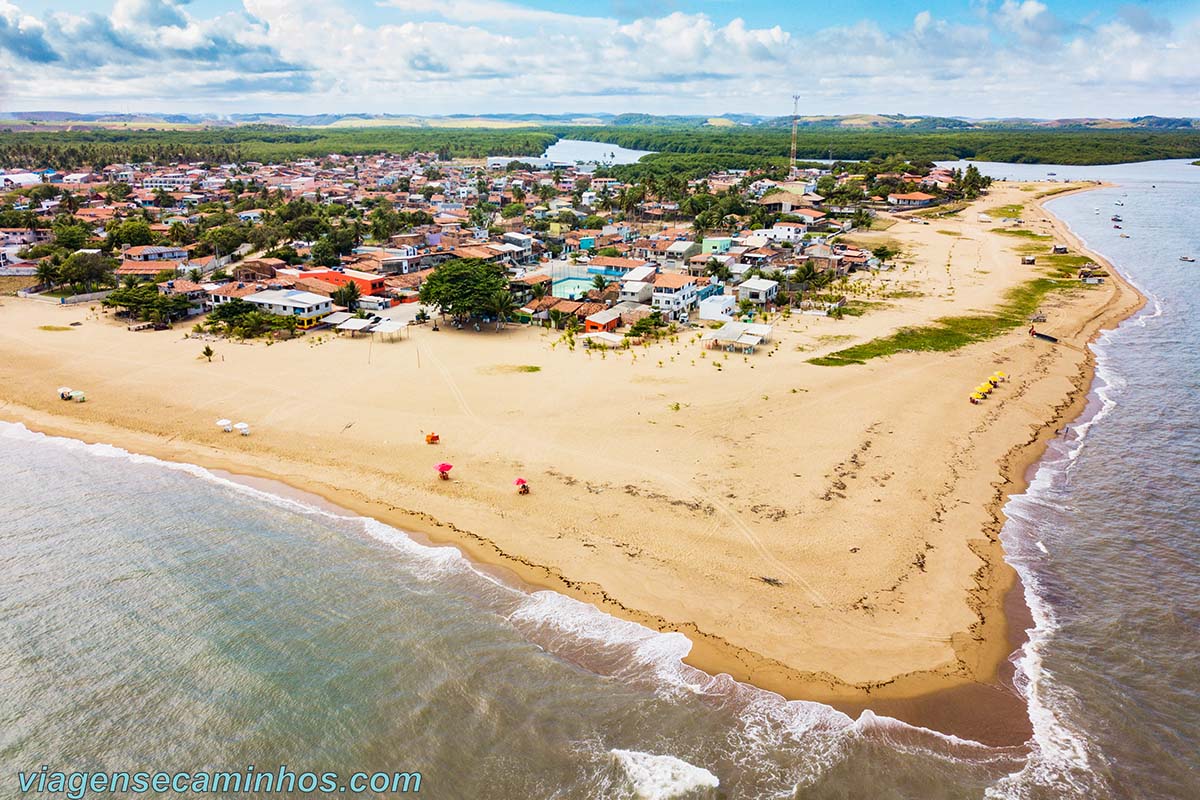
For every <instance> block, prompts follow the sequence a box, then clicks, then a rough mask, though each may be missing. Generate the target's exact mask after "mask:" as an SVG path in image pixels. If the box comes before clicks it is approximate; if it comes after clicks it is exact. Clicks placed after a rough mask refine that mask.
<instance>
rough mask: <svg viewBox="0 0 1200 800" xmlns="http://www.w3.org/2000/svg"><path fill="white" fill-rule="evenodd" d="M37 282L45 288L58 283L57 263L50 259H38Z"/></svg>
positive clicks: (50, 287)
mask: <svg viewBox="0 0 1200 800" xmlns="http://www.w3.org/2000/svg"><path fill="white" fill-rule="evenodd" d="M37 279H38V283H39V284H41V285H42V286H43V287H44V288H46V289H53V288H54V287H55V286H57V285H58V265H57V264H55V263H54V262H53V261H51V260H50V259H48V258H47V259H45V260H43V261H39V262H38V265H37Z"/></svg>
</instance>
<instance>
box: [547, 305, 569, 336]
mask: <svg viewBox="0 0 1200 800" xmlns="http://www.w3.org/2000/svg"><path fill="white" fill-rule="evenodd" d="M549 316H550V324H551V325H553V326H554V330H556V331H557V330H561V329H562V325H563V319H564V318H565V317H566V316H567V315H566V314H565V313H564V312H562V311H559V310H558V309H557V308H552V309H550V311H549Z"/></svg>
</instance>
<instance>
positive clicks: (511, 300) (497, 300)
mask: <svg viewBox="0 0 1200 800" xmlns="http://www.w3.org/2000/svg"><path fill="white" fill-rule="evenodd" d="M487 310H488V313H490V314H492V315H493V316H495V317H496V330H500V329H501V328H502V327H504V323H506V322H508V320H509V319H510V318H511V317H512V316H513V315H514V314H516V313H517V298H515V297H513V295H512V292H508V291H503V290H501V291H499V292H496V293H495V294H494V295H492V296H491V297H490V298H488V303H487Z"/></svg>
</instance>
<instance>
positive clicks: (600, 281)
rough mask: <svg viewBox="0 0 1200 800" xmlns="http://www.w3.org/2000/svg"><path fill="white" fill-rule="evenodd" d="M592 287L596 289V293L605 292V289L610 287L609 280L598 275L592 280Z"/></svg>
mask: <svg viewBox="0 0 1200 800" xmlns="http://www.w3.org/2000/svg"><path fill="white" fill-rule="evenodd" d="M592 286H594V287H595V289H596V291H598V292H603V291H604V289H605V287H607V286H608V279H607V278H605V277H604V276H603V275H597V276H595V277H594V278H592Z"/></svg>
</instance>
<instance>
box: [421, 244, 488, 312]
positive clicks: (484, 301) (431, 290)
mask: <svg viewBox="0 0 1200 800" xmlns="http://www.w3.org/2000/svg"><path fill="white" fill-rule="evenodd" d="M507 289H508V278H507V277H506V276H505V275H504V272H503V271H502V270H501V269H500V268H499V267H498V266H496V265H495V264H489V263H488V262H486V261H481V260H479V259H474V258H456V259H453V260H451V261H447V262H446V263H444V264H442V265H440V266H439V267H437V268H436V269H434V271H433V273H432V274H430V276H429V277H428V278H426V279H425V282H424V283H423V284H421V290H420V299H421V302H422V303H424V304H425V305H428V306H436V307H437V309H438V310H439V311H440V312H441V313H442V314H444V315H446V314H448V315H450V316H451V317H453V318H454V319H456V320H459V321H462V320H466V319H469V318H471V317H477V316H479V315H480V314H483V313H486V312H487V310H488V306H489V304H490V303H491V302H492V299H493V298H494V297H495V295H496V293H497V292H501V291H505V290H507Z"/></svg>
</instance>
